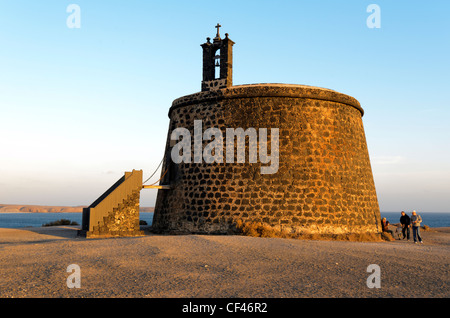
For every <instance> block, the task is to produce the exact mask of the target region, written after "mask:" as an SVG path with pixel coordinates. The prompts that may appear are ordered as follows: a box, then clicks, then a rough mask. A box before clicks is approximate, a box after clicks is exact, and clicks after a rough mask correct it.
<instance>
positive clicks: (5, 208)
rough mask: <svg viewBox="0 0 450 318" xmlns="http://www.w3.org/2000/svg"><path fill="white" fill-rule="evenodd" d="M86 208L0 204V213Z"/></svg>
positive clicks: (145, 209) (65, 210)
mask: <svg viewBox="0 0 450 318" xmlns="http://www.w3.org/2000/svg"><path fill="white" fill-rule="evenodd" d="M85 207H86V206H46V205H20V204H0V213H6V212H30V213H33V212H34V213H49V212H53V213H55V212H56V213H59V212H61V213H62V212H82V211H83V208H85ZM154 209H155V208H150V207H141V208H140V209H139V210H140V212H153V211H154Z"/></svg>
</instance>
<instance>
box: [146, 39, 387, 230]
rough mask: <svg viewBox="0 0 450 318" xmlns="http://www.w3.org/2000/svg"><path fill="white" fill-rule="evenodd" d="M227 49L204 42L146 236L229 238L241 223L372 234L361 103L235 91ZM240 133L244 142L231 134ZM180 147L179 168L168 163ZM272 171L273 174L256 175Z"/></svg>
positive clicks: (375, 209)
mask: <svg viewBox="0 0 450 318" xmlns="http://www.w3.org/2000/svg"><path fill="white" fill-rule="evenodd" d="M233 44H234V43H233V42H232V41H231V40H230V39H228V35H226V37H225V39H223V40H222V39H220V36H219V32H217V35H216V38H214V40H213V43H210V40H209V39H207V42H206V43H204V44H203V45H202V48H203V81H202V91H201V92H198V93H195V94H191V95H187V96H183V97H180V98H178V99H176V100H174V101H173V103H172V107H171V108H170V110H169V118H170V124H169V131H168V136H167V143H166V151H165V159H164V164H163V170H162V174H163V178H162V181H161V184H167V185H170V187H171V189H170V190H159V191H158V195H157V200H156V206H155V214H154V219H153V229H154V230H155V231H159V232H166V233H167V232H169V233H170V232H179V233H233V231H234V230H235V229H236V227H235V226H236V223H237V222H238V220H240V221H242V222H262V223H263V224H266V225H269V226H271V227H272V228H273V229H275V230H288V231H291V232H293V233H294V232H295V233H317V234H349V233H357V234H364V233H379V232H380V211H379V206H378V200H377V195H376V191H375V185H374V181H373V176H372V170H371V166H370V159H369V154H368V149H367V144H366V138H365V133H364V128H363V122H362V116H363V114H364V112H363V109H362V108H361V106H360V104H359V102H358V101H357V100H356V99H354V98H353V97H351V96H348V95H345V94H342V93H339V92H336V91H333V90H330V89H325V88H319V87H312V86H306V85H292V84H252V85H237V86H232V48H233ZM219 49H220V54H216V52H217V50H219ZM217 55H218V57H217ZM214 60H220V62H219V63H214ZM216 64H218V67H220V76H219V77H218V78H214V77H213V67H214V68H216V66H215V65H216ZM213 65H214V66H213ZM213 128H214V129H215V130H211V129H213ZM239 129H240V132H244V133H243V138H244V142H242V139H239V136H237V134H235V135H232V134H230V135H229V134H228V133H229V132H230V131H232V132H233V131H234V133H236V132H237V131H238V130H239ZM180 131H181V132H183V136H181V137H183V138H181V137H180V134H178V132H180ZM211 132H214V134H213V135H214V137H212V135H211ZM263 133H265V135H264V134H263ZM255 134H256V137H255ZM225 136H226V138H225ZM230 136H231V137H230ZM240 136H241V137H242V135H240ZM221 137H224V138H223V139H222V142H221ZM229 137H230V138H229ZM235 137H236V138H235ZM264 137H266V138H265V139H264ZM255 140H256V141H257V142H258V146H257V147H254V143H253V142H254V141H255ZM269 140H270V142H269ZM264 141H266V144H265V147H262V145H264V143H263V142H264ZM181 142H184V146H186V147H184V148H182V149H183V151H182V154H183V157H182V158H183V160H178V159H176V160H174V154H175V155H180V151H179V150H180V147H179V146H180V144H181ZM213 144H214V147H213V148H214V151H210V150H211V148H212V147H211V146H212V145H213ZM218 145H219V146H218ZM222 146H223V149H222V148H220V147H222ZM228 146H231V151H230V150H229V148H228ZM240 146H241V150H242V149H245V153H244V158H242V156H241V159H239V154H242V153H240V152H239V151H240V150H239V147H240ZM242 147H243V148H242ZM255 149H256V150H257V153H256V157H255V154H254V152H255ZM222 150H223V151H222ZM208 151H209V152H208ZM199 154H200V156H199ZM208 154H209V157H208V156H206V157H205V155H208ZM268 154H270V158H271V162H268V160H267V158H268ZM202 155H203V158H202ZM264 155H265V156H264ZM211 157H213V159H214V160H210V159H211ZM208 158H209V159H208ZM229 158H233V159H234V161H231V162H230V160H228V159H229ZM255 158H256V159H255ZM207 159H208V160H207ZM242 159H243V160H242ZM275 161H276V162H275ZM275 163H276V165H275ZM269 165H270V166H272V165H273V166H276V167H275V168H276V169H272V171H271V173H263V171H264V170H263V169H267V168H268V167H269Z"/></svg>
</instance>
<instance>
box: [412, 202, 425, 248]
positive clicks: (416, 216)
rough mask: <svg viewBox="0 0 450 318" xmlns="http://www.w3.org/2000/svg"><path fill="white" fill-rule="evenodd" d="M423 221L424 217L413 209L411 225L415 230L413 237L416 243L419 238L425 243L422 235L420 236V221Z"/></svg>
mask: <svg viewBox="0 0 450 318" xmlns="http://www.w3.org/2000/svg"><path fill="white" fill-rule="evenodd" d="M421 222H422V217H421V216H420V215H419V214H417V212H416V210H414V211H412V215H411V225H412V230H413V238H414V243H417V240H419V242H420V243H423V241H422V237H421V236H420V223H421Z"/></svg>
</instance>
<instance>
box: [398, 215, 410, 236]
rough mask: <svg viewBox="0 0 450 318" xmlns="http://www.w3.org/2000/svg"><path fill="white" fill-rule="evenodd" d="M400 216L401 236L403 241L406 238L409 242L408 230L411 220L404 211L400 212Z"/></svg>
mask: <svg viewBox="0 0 450 318" xmlns="http://www.w3.org/2000/svg"><path fill="white" fill-rule="evenodd" d="M401 214H402V216H401V217H400V224H401V225H402V234H403V239H405V238H407V239H408V241H409V233H410V231H409V228H410V227H411V219H410V217H409V216H408V215H407V214H406V213H405V211H402V213H401Z"/></svg>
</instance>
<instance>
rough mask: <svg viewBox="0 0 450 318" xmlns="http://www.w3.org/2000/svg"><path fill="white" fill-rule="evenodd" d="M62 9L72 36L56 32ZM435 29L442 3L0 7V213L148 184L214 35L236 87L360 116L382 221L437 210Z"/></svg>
mask: <svg viewBox="0 0 450 318" xmlns="http://www.w3.org/2000/svg"><path fill="white" fill-rule="evenodd" d="M72 3H73V4H77V5H79V7H80V9H81V28H74V29H71V28H68V27H67V24H66V19H67V17H68V16H69V15H70V13H67V12H66V8H67V6H68V5H69V4H72ZM372 3H374V4H377V5H378V6H379V7H380V9H381V28H379V29H370V28H368V27H367V25H366V19H367V17H368V16H369V15H370V14H371V13H368V12H366V8H367V6H368V5H369V4H372ZM449 15H450V1H447V0H441V1H439V0H434V1H398V0H397V1H377V0H373V1H363V0H358V1H357V0H352V1H347V0H346V1H299V0H296V1H282V0H279V1H273V0H272V1H264V0H258V1H248V0H240V1H210V0H209V1H197V0H193V1H143V0H142V1H99V0H98V1H93V0H90V1H81V0H80V1H78V0H70V1H64V0H53V1H31V0H29V1H23V0H14V1H12V0H9V1H7V0H1V1H0V114H1V117H0V118H1V125H0V203H6V204H42V205H89V204H90V203H92V201H94V200H95V199H96V198H97V197H98V196H99V195H100V194H101V193H103V192H104V191H105V190H106V189H107V188H108V187H109V186H110V185H111V184H112V183H114V182H115V181H116V180H117V179H118V178H120V177H121V176H122V175H123V173H124V171H130V170H131V169H133V168H134V169H143V170H144V178H147V177H148V176H150V174H151V173H152V172H153V170H154V169H155V168H156V166H157V165H158V163H159V162H160V160H161V158H162V156H163V152H164V147H165V142H166V137H167V128H168V124H169V119H168V117H167V113H168V109H169V107H170V105H171V103H172V101H173V100H174V99H175V98H178V97H180V96H183V95H187V94H191V93H195V92H198V91H199V90H200V84H201V76H202V73H201V62H202V60H201V59H202V55H201V54H202V52H201V48H200V44H201V43H204V42H205V39H206V37H208V36H209V37H214V35H215V28H214V26H215V25H216V23H218V22H220V23H221V25H222V26H223V27H222V29H221V34H222V35H223V34H224V33H225V32H226V33H229V36H230V38H231V39H232V40H233V41H235V42H236V44H235V46H234V65H233V70H234V76H233V80H234V84H251V83H291V84H306V85H313V86H320V87H326V88H330V89H334V90H337V91H339V92H342V93H345V94H349V95H351V96H353V97H355V98H356V99H358V100H359V101H360V103H361V105H362V106H363V108H364V110H365V116H364V117H363V122H364V127H365V132H366V137H367V142H368V147H369V154H370V157H371V162H372V169H373V173H374V178H375V185H376V188H377V193H378V200H379V203H380V207H381V210H382V211H398V210H405V211H410V210H412V209H416V210H418V211H434V212H442V211H450V124H449V123H450V121H449V120H450V101H449V98H448V91H449V86H450V85H449V84H450V80H449V75H450V63H449V57H450V32H449V31H450V19H449ZM158 177H159V174H158ZM158 177H154V178H153V179H152V180H154V181H156V180H157V179H158ZM155 195H156V192H154V191H152V190H143V191H142V192H141V205H143V206H152V205H153V204H154V201H155Z"/></svg>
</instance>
